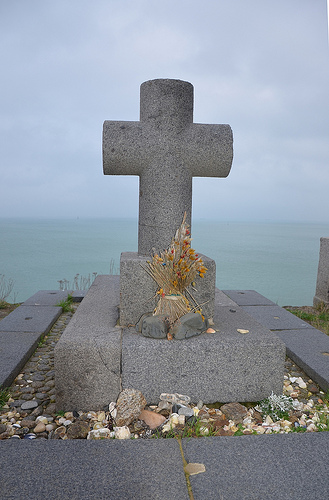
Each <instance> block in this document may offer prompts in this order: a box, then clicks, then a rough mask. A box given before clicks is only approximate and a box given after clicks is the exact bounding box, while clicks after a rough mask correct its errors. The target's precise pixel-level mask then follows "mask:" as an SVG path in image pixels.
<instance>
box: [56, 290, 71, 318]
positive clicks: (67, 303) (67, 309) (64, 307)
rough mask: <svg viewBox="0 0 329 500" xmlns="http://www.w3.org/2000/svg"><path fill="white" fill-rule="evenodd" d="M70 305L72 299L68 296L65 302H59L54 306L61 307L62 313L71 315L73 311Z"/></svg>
mask: <svg viewBox="0 0 329 500" xmlns="http://www.w3.org/2000/svg"><path fill="white" fill-rule="evenodd" d="M72 303H73V297H72V295H71V294H69V295H68V296H67V299H66V300H61V301H60V302H59V303H58V304H56V306H58V307H61V308H62V310H63V313H65V312H72V313H73V312H74V309H73V307H72Z"/></svg>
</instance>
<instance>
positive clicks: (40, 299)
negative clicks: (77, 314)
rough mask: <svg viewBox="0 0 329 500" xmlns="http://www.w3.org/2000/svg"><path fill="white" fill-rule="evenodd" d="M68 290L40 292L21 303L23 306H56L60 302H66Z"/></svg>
mask: <svg viewBox="0 0 329 500" xmlns="http://www.w3.org/2000/svg"><path fill="white" fill-rule="evenodd" d="M69 293H71V292H70V291H68V290H40V291H39V292H37V293H35V294H34V295H32V297H30V298H29V299H27V300H26V301H25V302H23V304H22V305H23V306H56V305H57V304H59V302H61V301H62V300H64V301H65V300H66V299H67V297H68V295H69Z"/></svg>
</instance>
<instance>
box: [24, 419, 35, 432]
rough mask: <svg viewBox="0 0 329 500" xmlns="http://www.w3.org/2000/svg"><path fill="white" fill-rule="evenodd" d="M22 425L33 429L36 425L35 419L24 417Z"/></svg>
mask: <svg viewBox="0 0 329 500" xmlns="http://www.w3.org/2000/svg"><path fill="white" fill-rule="evenodd" d="M21 426H22V427H28V428H29V429H33V427H35V421H34V420H31V419H28V418H23V420H21Z"/></svg>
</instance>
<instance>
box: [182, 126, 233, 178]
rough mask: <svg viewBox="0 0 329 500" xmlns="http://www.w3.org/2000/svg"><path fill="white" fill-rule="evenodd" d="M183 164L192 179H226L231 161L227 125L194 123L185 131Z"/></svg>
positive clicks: (230, 141) (231, 151) (230, 134)
mask: <svg viewBox="0 0 329 500" xmlns="http://www.w3.org/2000/svg"><path fill="white" fill-rule="evenodd" d="M184 135H185V137H184V146H185V147H184V157H185V159H184V163H186V166H188V169H189V171H190V174H191V175H192V177H227V176H228V174H229V173H230V170H231V165H232V160H233V133H232V129H231V127H230V126H229V125H206V124H201V123H194V124H193V125H191V126H190V127H189V128H188V129H187V130H186V131H185V134H184Z"/></svg>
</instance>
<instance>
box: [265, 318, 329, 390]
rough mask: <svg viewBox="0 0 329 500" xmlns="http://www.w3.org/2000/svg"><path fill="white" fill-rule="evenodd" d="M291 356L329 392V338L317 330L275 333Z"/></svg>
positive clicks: (310, 328) (308, 329) (305, 329)
mask: <svg viewBox="0 0 329 500" xmlns="http://www.w3.org/2000/svg"><path fill="white" fill-rule="evenodd" d="M275 333H276V335H278V337H279V338H280V339H281V340H283V342H284V343H285V345H286V348H287V356H289V357H290V358H291V359H292V360H293V361H294V362H295V363H296V364H297V365H298V366H299V367H300V368H302V369H303V370H304V371H305V373H307V375H308V376H309V377H310V378H311V379H312V380H314V382H316V383H317V384H319V386H320V387H321V388H322V390H323V391H329V336H328V335H326V334H325V333H323V332H320V331H319V330H316V329H315V328H312V327H309V328H304V329H301V330H282V331H279V332H275Z"/></svg>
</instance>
